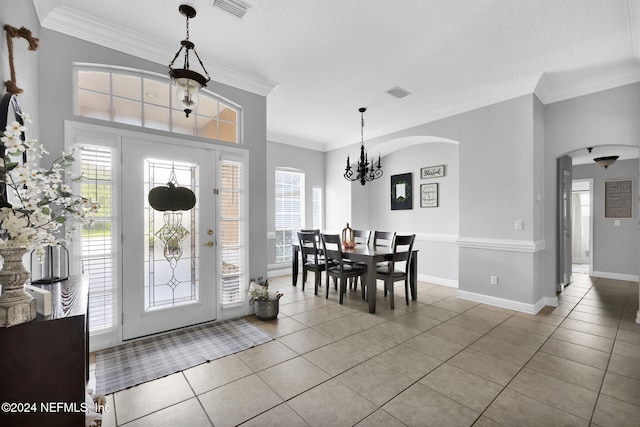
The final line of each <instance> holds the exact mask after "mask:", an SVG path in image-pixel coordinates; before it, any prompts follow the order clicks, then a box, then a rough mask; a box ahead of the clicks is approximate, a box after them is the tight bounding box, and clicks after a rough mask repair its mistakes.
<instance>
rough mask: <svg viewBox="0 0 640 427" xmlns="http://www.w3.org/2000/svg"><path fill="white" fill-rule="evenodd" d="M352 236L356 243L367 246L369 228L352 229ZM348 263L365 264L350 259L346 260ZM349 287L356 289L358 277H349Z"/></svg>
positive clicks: (369, 237) (363, 294)
mask: <svg viewBox="0 0 640 427" xmlns="http://www.w3.org/2000/svg"><path fill="white" fill-rule="evenodd" d="M353 236H354V239H355V242H356V245H365V246H369V241H370V240H371V230H353ZM348 262H349V263H350V264H359V265H366V264H362V263H354V262H352V261H348ZM349 289H353V290H354V291H357V290H358V278H357V277H356V278H354V279H351V280H350V281H349ZM364 291H365V290H364V287H363V288H362V298H363V299H364V297H365V293H364Z"/></svg>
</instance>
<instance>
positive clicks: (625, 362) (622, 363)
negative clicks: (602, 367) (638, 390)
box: [607, 354, 640, 380]
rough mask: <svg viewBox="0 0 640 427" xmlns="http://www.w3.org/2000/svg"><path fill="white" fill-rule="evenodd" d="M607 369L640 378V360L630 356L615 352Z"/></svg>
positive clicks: (629, 376)
mask: <svg viewBox="0 0 640 427" xmlns="http://www.w3.org/2000/svg"><path fill="white" fill-rule="evenodd" d="M607 370H608V371H609V372H613V373H614V374H618V375H622V376H625V377H627V378H634V379H636V380H640V360H635V359H629V358H628V357H623V356H618V355H617V354H613V355H611V360H610V361H609V367H608V368H607Z"/></svg>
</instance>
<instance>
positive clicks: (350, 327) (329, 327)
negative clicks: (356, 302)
mask: <svg viewBox="0 0 640 427" xmlns="http://www.w3.org/2000/svg"><path fill="white" fill-rule="evenodd" d="M352 316H354V315H348V316H344V317H340V318H338V319H334V320H330V321H329V322H325V323H321V324H319V325H316V326H314V327H313V328H314V329H315V330H316V331H318V332H321V333H323V334H324V335H326V336H328V337H330V338H332V339H334V340H339V339H342V338H344V337H348V336H349V335H353V334H355V333H357V332H360V331H362V330H364V329H365V328H364V327H363V326H362V325H360V324H358V323H355V322H352V321H350V320H351V319H350V318H351V317H352Z"/></svg>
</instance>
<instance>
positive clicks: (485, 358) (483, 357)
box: [449, 348, 521, 386]
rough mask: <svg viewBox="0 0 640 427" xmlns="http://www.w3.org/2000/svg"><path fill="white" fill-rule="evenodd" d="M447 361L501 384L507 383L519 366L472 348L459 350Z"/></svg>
mask: <svg viewBox="0 0 640 427" xmlns="http://www.w3.org/2000/svg"><path fill="white" fill-rule="evenodd" d="M449 363H450V364H452V365H454V366H457V367H458V368H461V369H464V370H466V371H468V372H471V373H474V374H476V375H479V376H481V377H483V378H486V379H488V380H490V381H493V382H495V383H498V384H500V385H503V386H504V385H507V383H508V382H509V381H511V379H512V378H513V377H514V376H515V375H516V374H517V373H518V371H519V370H520V368H521V366H520V365H516V364H515V363H511V362H507V361H506V360H502V359H498V358H497V357H495V356H492V355H490V354H487V353H483V352H481V351H477V350H474V349H472V348H467V349H466V350H463V351H461V352H460V353H458V354H457V355H455V356H454V357H452V358H451V359H450V360H449Z"/></svg>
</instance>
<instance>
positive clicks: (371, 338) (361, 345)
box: [340, 331, 396, 358]
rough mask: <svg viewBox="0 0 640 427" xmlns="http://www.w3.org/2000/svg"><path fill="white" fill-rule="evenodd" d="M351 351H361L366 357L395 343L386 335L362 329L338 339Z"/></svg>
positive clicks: (393, 345)
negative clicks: (362, 330)
mask: <svg viewBox="0 0 640 427" xmlns="http://www.w3.org/2000/svg"><path fill="white" fill-rule="evenodd" d="M340 343H342V344H343V345H344V346H346V347H347V348H348V349H349V350H350V351H351V352H352V353H362V354H364V355H365V356H367V358H371V357H373V356H376V355H378V354H380V353H382V352H384V351H387V350H389V349H390V348H392V347H395V346H396V343H395V342H394V341H393V340H392V339H389V337H386V336H382V337H381V336H380V335H376V334H375V333H373V332H369V331H364V332H358V333H357V334H354V335H351V336H348V337H346V338H344V339H342V340H340Z"/></svg>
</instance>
